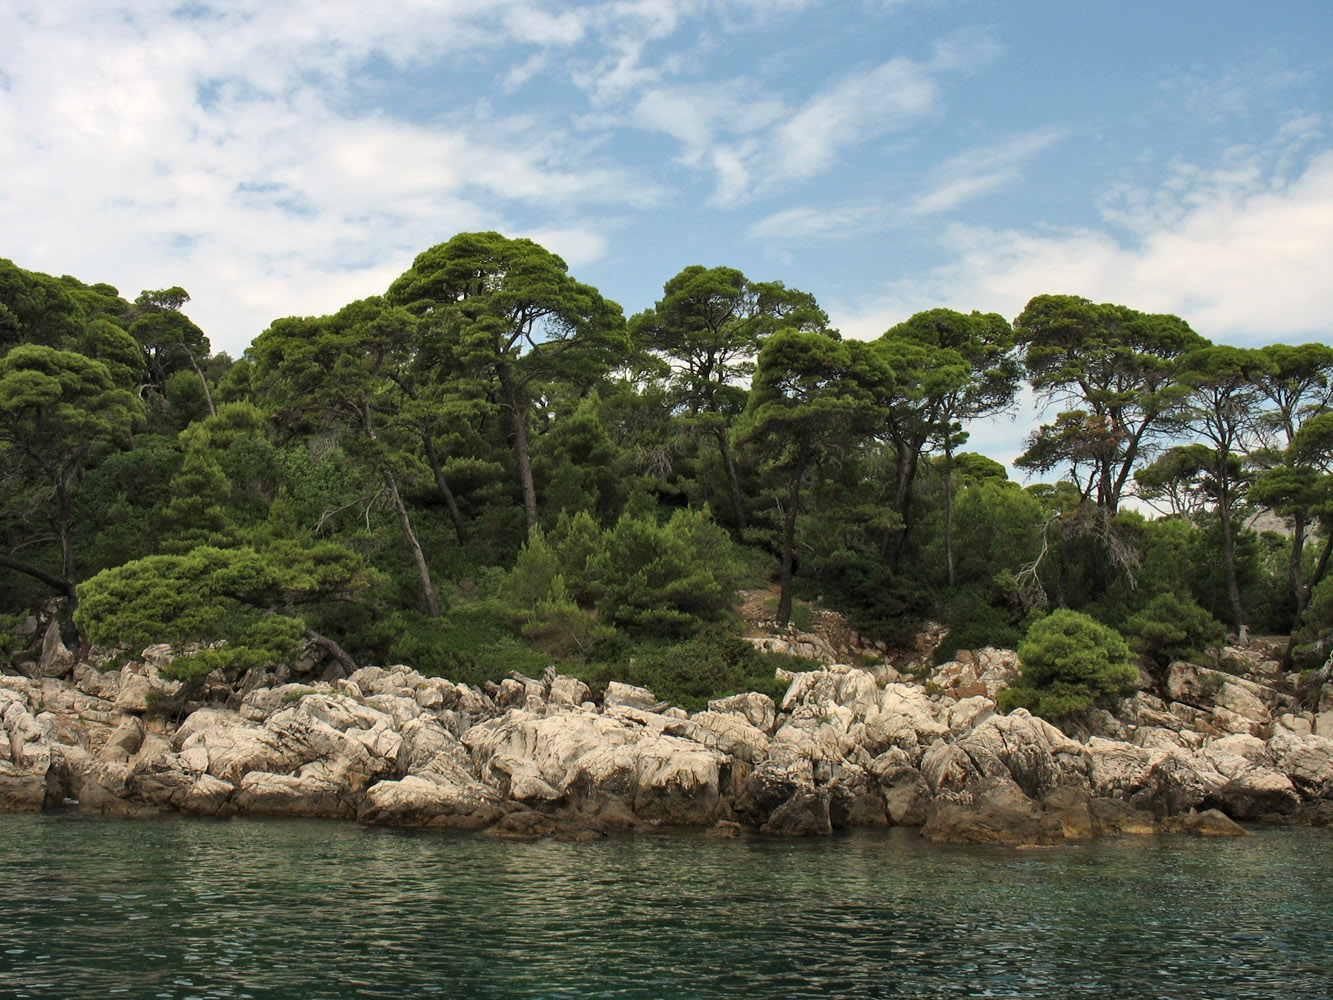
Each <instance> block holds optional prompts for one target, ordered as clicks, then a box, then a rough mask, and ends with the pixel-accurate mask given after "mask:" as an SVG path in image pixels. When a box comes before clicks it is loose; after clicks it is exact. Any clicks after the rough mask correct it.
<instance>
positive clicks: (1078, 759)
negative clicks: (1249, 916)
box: [0, 647, 1333, 845]
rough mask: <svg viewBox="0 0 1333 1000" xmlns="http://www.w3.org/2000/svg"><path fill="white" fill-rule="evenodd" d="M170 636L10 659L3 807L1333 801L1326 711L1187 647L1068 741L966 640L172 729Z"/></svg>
mask: <svg viewBox="0 0 1333 1000" xmlns="http://www.w3.org/2000/svg"><path fill="white" fill-rule="evenodd" d="M170 656H171V653H170V650H168V649H167V648H166V647H150V648H149V650H147V651H145V656H144V660H143V662H140V663H134V664H130V665H128V666H124V667H122V668H120V669H119V670H118V671H110V672H101V671H99V670H97V669H96V668H95V667H93V666H92V665H90V664H88V663H78V664H74V665H73V666H72V667H70V668H69V671H70V674H71V676H70V677H69V678H68V679H62V678H58V677H55V678H53V677H19V676H0V719H3V731H2V732H0V811H36V810H41V809H50V808H69V809H75V810H82V811H88V812H94V813H104V814H115V815H140V814H147V813H156V812H171V811H175V812H180V813H187V814H194V815H203V816H230V815H237V814H241V815H250V816H291V817H332V818H339V819H356V820H359V821H361V822H363V823H371V824H381V825H390V826H401V827H432V828H451V829H478V830H480V829H484V830H486V831H488V832H489V833H490V834H492V835H495V836H515V837H526V836H543V835H551V834H554V835H558V836H570V837H593V836H598V835H601V834H602V833H605V832H607V831H610V830H622V829H634V828H638V827H643V826H659V825H664V826H686V827H698V828H705V829H708V830H709V831H710V832H712V833H714V834H716V835H723V836H726V835H734V834H736V833H739V832H741V831H743V830H756V831H759V832H762V833H768V834H780V835H819V834H829V833H831V832H832V831H833V830H836V829H839V828H844V827H856V826H886V825H907V826H919V827H921V828H922V832H923V834H924V835H925V836H927V837H929V838H931V839H934V840H938V841H943V842H952V843H967V844H987V843H999V844H1033V845H1035V844H1058V843H1064V842H1066V841H1071V840H1085V839H1089V838H1092V837H1096V836H1101V835H1124V834H1151V833H1157V832H1180V833H1196V834H1237V833H1242V832H1243V830H1242V829H1241V828H1240V827H1239V826H1237V825H1236V823H1234V822H1233V820H1283V821H1287V822H1308V823H1318V824H1321V825H1327V824H1329V823H1330V821H1331V820H1333V739H1330V738H1328V736H1327V735H1324V732H1325V730H1326V728H1327V727H1325V726H1323V725H1321V724H1322V723H1325V722H1328V721H1333V716H1315V715H1313V714H1308V715H1301V714H1299V713H1296V712H1295V711H1294V709H1293V707H1292V705H1291V704H1290V702H1289V699H1288V698H1287V696H1285V695H1283V694H1281V693H1279V692H1278V691H1276V690H1274V689H1273V688H1270V687H1267V686H1265V685H1263V684H1261V683H1257V682H1254V681H1242V680H1240V679H1238V678H1235V677H1233V676H1231V675H1229V674H1227V675H1218V676H1217V677H1213V676H1211V674H1212V672H1210V671H1206V670H1204V668H1200V667H1195V666H1192V665H1189V664H1184V663H1180V664H1176V665H1175V666H1174V667H1173V668H1172V672H1171V677H1170V683H1169V685H1168V687H1169V690H1170V693H1171V696H1172V697H1173V698H1176V699H1178V700H1176V701H1173V702H1170V703H1167V702H1164V701H1161V700H1159V699H1157V698H1154V697H1152V696H1150V695H1147V694H1143V693H1140V694H1138V695H1136V696H1135V697H1134V698H1131V699H1127V700H1126V701H1125V703H1124V705H1123V706H1122V709H1121V711H1120V712H1119V713H1118V714H1117V715H1110V714H1108V713H1093V714H1092V715H1090V716H1089V717H1088V719H1087V720H1086V721H1085V724H1084V726H1083V729H1084V730H1085V731H1082V732H1079V734H1078V736H1077V738H1076V737H1075V736H1070V735H1067V734H1066V733H1064V732H1062V731H1061V730H1059V729H1057V728H1056V727H1055V726H1053V725H1051V724H1049V723H1047V722H1045V721H1043V720H1041V719H1038V718H1034V717H1032V716H1030V715H1029V714H1028V713H1027V712H1025V711H1023V710H1021V709H1020V710H1017V711H1015V712H1013V713H1011V714H1010V715H1007V716H1002V715H998V714H997V713H996V708H995V702H994V698H995V696H996V694H997V693H998V691H999V690H1000V689H1002V688H1003V687H1004V686H1005V684H1006V683H1007V682H1008V680H1009V679H1011V678H1012V676H1013V671H1014V668H1015V666H1016V659H1015V656H1014V654H1013V653H1011V652H1007V651H999V650H982V651H979V652H978V653H975V654H972V653H967V654H961V658H960V659H959V660H958V661H953V662H951V663H948V664H944V665H943V666H941V667H939V668H937V669H936V671H935V673H934V675H933V677H932V679H931V682H930V684H929V686H928V687H926V686H922V685H919V684H917V683H903V682H902V681H901V679H895V675H894V672H893V671H892V670H888V669H886V668H881V669H880V670H878V671H874V672H872V671H868V670H862V669H856V668H853V667H848V666H840V665H830V666H828V667H826V668H824V669H820V670H815V671H810V672H805V673H797V674H792V675H789V676H787V678H786V679H788V680H789V682H790V687H789V689H788V691H787V694H786V696H785V697H784V698H783V700H782V702H781V704H780V705H775V704H774V702H773V701H772V699H770V698H768V697H767V696H765V695H761V694H755V693H749V694H740V695H736V696H734V697H730V698H726V699H723V700H720V701H715V702H712V703H711V704H710V705H709V709H708V710H707V711H704V712H697V713H695V714H693V715H688V714H686V713H685V712H684V711H682V710H680V709H677V708H669V707H667V706H665V705H663V704H660V703H658V702H657V701H656V699H655V698H654V696H653V695H652V694H651V693H650V692H648V691H645V690H643V689H641V688H635V687H632V686H629V685H625V684H619V683H613V684H611V685H610V686H609V687H608V688H607V691H606V693H605V696H604V698H603V699H602V703H601V704H600V705H597V704H594V703H593V701H592V700H590V692H589V690H588V688H587V686H586V685H585V684H584V683H583V682H582V681H579V680H576V679H574V678H572V677H568V676H563V675H556V674H555V673H554V672H553V671H548V674H547V676H546V677H544V678H543V679H540V680H538V679H534V678H527V677H521V676H517V675H516V676H514V677H511V678H509V679H507V680H505V681H504V682H503V683H501V684H499V685H489V686H488V690H487V691H482V690H479V689H477V688H474V687H468V686H466V685H462V684H455V683H452V682H450V681H448V680H445V679H442V678H436V677H423V676H421V675H420V674H419V673H417V672H416V671H414V670H411V669H409V668H407V667H403V666H397V667H391V668H389V669H382V668H379V667H364V668H362V669H360V670H357V671H356V672H355V673H353V674H352V675H351V676H349V677H346V678H343V679H339V680H336V681H333V682H331V683H329V682H317V683H313V684H291V683H288V684H279V685H276V686H254V684H255V683H258V682H262V681H263V680H265V678H254V677H252V678H250V679H249V680H250V683H249V684H243V685H242V687H241V690H239V691H235V692H231V693H230V697H229V698H228V700H227V702H226V704H222V703H219V704H215V705H210V706H205V707H201V708H199V709H197V710H196V711H194V712H193V713H192V714H190V715H189V716H188V717H186V718H185V719H184V721H183V722H182V723H181V724H180V725H179V726H178V727H176V728H171V727H169V726H166V725H165V724H163V723H161V722H159V721H156V720H153V719H152V718H151V717H149V716H148V715H147V708H148V704H149V700H150V698H149V696H150V694H151V693H152V692H153V691H160V692H163V693H169V692H170V689H171V687H172V682H169V681H164V680H162V679H161V677H160V674H159V670H160V668H161V667H162V666H163V665H164V664H165V663H166V662H168V661H169V659H170ZM1219 678H1221V679H1219ZM268 679H269V680H272V678H268ZM927 690H929V691H930V692H931V694H929V695H928V694H927ZM1205 694H1207V696H1208V697H1207V698H1206V699H1205V697H1204V695H1205ZM1223 727H1225V728H1223Z"/></svg>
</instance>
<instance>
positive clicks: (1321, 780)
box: [1268, 730, 1333, 799]
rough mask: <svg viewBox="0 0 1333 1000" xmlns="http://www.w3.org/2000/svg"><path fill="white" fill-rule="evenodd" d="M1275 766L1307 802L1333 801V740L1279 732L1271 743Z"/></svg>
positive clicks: (1269, 742) (1274, 735) (1269, 743)
mask: <svg viewBox="0 0 1333 1000" xmlns="http://www.w3.org/2000/svg"><path fill="white" fill-rule="evenodd" d="M1268 747H1269V749H1270V750H1271V751H1272V754H1273V765H1274V768H1275V769H1276V770H1278V771H1281V772H1282V773H1283V774H1285V775H1286V776H1287V777H1288V778H1290V779H1291V783H1292V785H1293V786H1295V788H1296V790H1297V791H1298V792H1299V793H1300V794H1301V797H1302V798H1304V799H1329V798H1333V739H1328V738H1326V737H1323V736H1298V735H1296V734H1295V733H1288V732H1286V731H1282V730H1279V731H1278V732H1276V733H1274V734H1273V737H1272V738H1271V739H1270V740H1269V741H1268Z"/></svg>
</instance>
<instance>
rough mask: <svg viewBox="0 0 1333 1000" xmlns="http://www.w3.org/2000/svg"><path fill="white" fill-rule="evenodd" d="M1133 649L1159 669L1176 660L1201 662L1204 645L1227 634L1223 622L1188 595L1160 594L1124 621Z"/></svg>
mask: <svg viewBox="0 0 1333 1000" xmlns="http://www.w3.org/2000/svg"><path fill="white" fill-rule="evenodd" d="M1125 634H1126V636H1128V638H1129V645H1130V648H1131V649H1133V650H1134V652H1136V653H1138V654H1139V655H1140V656H1142V657H1143V658H1144V659H1145V660H1147V661H1148V662H1149V663H1151V664H1152V665H1153V666H1154V667H1155V668H1157V670H1158V671H1162V670H1165V669H1166V668H1167V667H1168V666H1169V665H1170V664H1171V663H1172V661H1174V660H1189V661H1191V662H1193V663H1197V662H1199V660H1200V659H1202V657H1203V651H1204V648H1205V647H1207V646H1215V645H1218V644H1219V643H1221V642H1222V640H1223V639H1224V638H1225V637H1226V628H1225V626H1223V624H1222V623H1221V622H1219V621H1218V620H1217V619H1216V618H1214V617H1213V616H1212V615H1210V614H1209V613H1208V612H1207V611H1205V610H1204V609H1203V608H1201V607H1199V605H1197V604H1196V603H1194V601H1192V600H1190V599H1189V598H1188V597H1177V596H1176V595H1175V594H1158V595H1157V596H1156V597H1154V598H1153V599H1152V600H1151V601H1149V602H1148V604H1147V605H1145V606H1144V608H1143V610H1141V611H1140V612H1138V614H1135V615H1133V616H1131V617H1130V618H1129V620H1128V621H1126V622H1125Z"/></svg>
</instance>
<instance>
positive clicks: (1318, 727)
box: [1292, 712, 1333, 739]
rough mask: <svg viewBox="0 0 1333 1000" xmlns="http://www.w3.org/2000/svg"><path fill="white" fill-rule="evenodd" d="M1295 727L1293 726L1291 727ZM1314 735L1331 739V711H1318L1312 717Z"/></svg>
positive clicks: (1332, 720)
mask: <svg viewBox="0 0 1333 1000" xmlns="http://www.w3.org/2000/svg"><path fill="white" fill-rule="evenodd" d="M1292 728H1293V729H1294V728H1295V727H1294V726H1293V727H1292ZM1312 728H1313V730H1314V735H1315V736H1322V737H1324V738H1325V739H1333V712H1320V713H1319V714H1318V715H1316V716H1315V718H1314V726H1313V727H1312ZM1298 732H1299V730H1298Z"/></svg>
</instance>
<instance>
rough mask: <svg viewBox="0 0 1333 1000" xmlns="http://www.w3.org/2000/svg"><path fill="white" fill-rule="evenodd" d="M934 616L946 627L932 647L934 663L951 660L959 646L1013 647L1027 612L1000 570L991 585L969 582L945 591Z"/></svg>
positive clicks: (1017, 640)
mask: <svg viewBox="0 0 1333 1000" xmlns="http://www.w3.org/2000/svg"><path fill="white" fill-rule="evenodd" d="M936 616H937V617H938V618H939V620H940V621H941V623H942V624H944V625H945V626H946V627H947V628H948V629H949V634H948V635H947V636H945V638H944V641H943V642H941V643H940V645H939V646H938V647H937V648H936V649H935V654H934V661H935V662H936V663H945V662H947V661H949V660H952V659H953V658H954V657H955V656H956V655H957V654H958V651H959V650H963V649H982V648H984V647H986V646H995V647H998V648H1001V649H1014V648H1016V647H1017V646H1018V644H1019V642H1020V641H1022V638H1023V634H1024V632H1025V631H1026V626H1027V624H1028V615H1027V613H1026V612H1024V610H1023V608H1022V605H1021V604H1020V603H1019V602H1018V601H1017V600H1016V599H1015V593H1014V586H1013V578H1012V576H1009V575H1008V574H1003V573H1002V574H1000V576H999V579H997V581H996V582H995V584H994V585H993V586H992V587H989V588H987V587H983V586H979V585H971V586H965V587H958V588H956V589H954V590H951V591H949V592H948V593H947V594H946V595H945V596H944V600H943V601H942V602H941V604H940V606H939V607H938V608H937V610H936Z"/></svg>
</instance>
